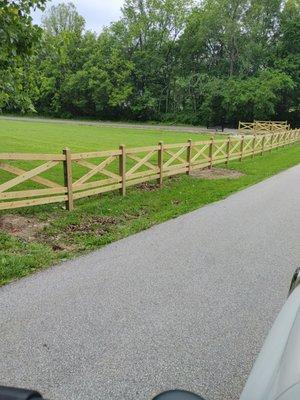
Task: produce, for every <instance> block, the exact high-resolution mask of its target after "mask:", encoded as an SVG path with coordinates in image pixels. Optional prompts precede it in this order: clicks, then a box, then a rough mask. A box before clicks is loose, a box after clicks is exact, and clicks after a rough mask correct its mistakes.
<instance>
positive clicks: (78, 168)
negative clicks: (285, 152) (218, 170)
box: [0, 129, 300, 210]
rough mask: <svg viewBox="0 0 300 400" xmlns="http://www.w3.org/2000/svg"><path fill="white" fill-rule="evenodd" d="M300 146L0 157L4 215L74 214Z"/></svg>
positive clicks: (214, 142) (221, 142)
mask: <svg viewBox="0 0 300 400" xmlns="http://www.w3.org/2000/svg"><path fill="white" fill-rule="evenodd" d="M299 140H300V129H295V130H284V131H279V132H273V133H271V134H270V133H268V134H265V135H253V136H248V135H247V136H229V137H227V138H225V139H215V138H214V137H211V139H210V140H205V141H199V142H192V141H191V140H189V141H188V142H187V143H178V144H164V143H162V142H160V143H159V144H158V145H156V146H148V147H138V148H126V147H125V146H123V145H122V146H120V147H119V149H117V150H109V151H96V152H88V153H85V152H84V153H72V152H71V150H69V149H64V150H63V152H62V154H29V153H0V172H1V175H0V210H6V209H15V208H19V207H28V206H36V205H41V204H50V203H58V202H65V203H66V207H67V209H68V210H73V208H74V201H75V200H77V199H80V198H84V197H88V196H92V195H96V194H100V193H104V192H110V191H113V190H119V191H120V193H121V194H122V195H123V196H125V194H126V188H127V187H129V186H132V185H136V184H138V183H142V182H147V181H151V180H157V183H158V185H159V186H160V187H161V186H162V185H163V178H165V177H168V176H172V175H178V174H190V173H191V172H192V171H194V170H197V169H201V168H205V167H210V168H211V167H212V166H213V165H217V164H221V163H225V164H228V163H229V162H230V161H232V160H239V161H242V159H243V158H244V157H247V156H252V157H253V156H254V155H256V154H259V155H263V154H264V152H266V151H272V149H275V148H278V147H281V146H285V145H288V144H291V143H294V142H296V141H299Z"/></svg>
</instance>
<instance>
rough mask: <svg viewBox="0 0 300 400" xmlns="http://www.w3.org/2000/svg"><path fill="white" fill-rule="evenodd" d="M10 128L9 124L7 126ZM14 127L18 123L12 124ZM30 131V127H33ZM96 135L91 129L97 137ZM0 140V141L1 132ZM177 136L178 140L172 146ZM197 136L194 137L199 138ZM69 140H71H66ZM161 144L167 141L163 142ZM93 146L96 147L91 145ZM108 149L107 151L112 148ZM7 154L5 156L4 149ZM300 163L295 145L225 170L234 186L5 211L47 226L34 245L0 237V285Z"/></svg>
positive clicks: (170, 183) (191, 186)
mask: <svg viewBox="0 0 300 400" xmlns="http://www.w3.org/2000/svg"><path fill="white" fill-rule="evenodd" d="M11 124H12V123H9V124H8V125H11ZM14 124H17V123H15V122H13V125H14ZM21 125H22V124H21ZM24 125H26V124H23V129H24ZM31 125H35V123H33V124H30V126H31ZM38 125H43V124H38ZM53 125H54V124H53ZM34 128H35V129H37V130H36V133H35V135H36V136H35V140H33V147H35V146H41V147H40V150H37V148H35V150H34V151H42V150H41V149H42V147H43V148H44V149H45V144H44V136H43V135H42V136H40V140H38V130H39V128H38V127H34ZM56 128H57V125H55V126H54V127H52V126H51V129H50V130H51V131H52V129H53V136H52V137H57V136H56V135H57V133H56V132H55V131H56ZM65 128H68V129H67V130H69V129H70V130H72V129H73V128H74V127H73V126H63V127H59V129H62V130H61V135H63V134H64V133H63V132H64V131H65ZM76 128H77V127H76ZM78 128H80V130H81V129H83V131H82V132H84V131H85V129H86V128H88V127H82V126H80V127H78ZM19 129H20V133H19V135H20V136H19V137H20V138H21V137H23V139H24V140H25V137H24V133H23V132H21V131H22V127H21V126H19ZM26 129H27V128H26ZM44 129H46V128H44ZM93 129H94V127H93ZM98 129H99V128H95V134H96V135H97V132H98ZM105 129H106V128H105ZM105 129H104V130H105ZM101 131H102V128H101ZM121 131H122V132H123V136H122V135H121V133H120V135H121V136H122V138H123V140H122V142H125V140H124V137H125V138H126V137H127V136H126V135H125V133H124V130H123V129H121ZM1 134H2V135H3V129H2V128H1ZM107 134H108V133H107ZM149 134H150V136H151V140H152V139H153V136H152V135H154V136H155V139H153V140H154V141H153V142H151V143H149V142H147V144H153V143H156V142H157V141H159V140H160V139H161V136H160V134H159V133H158V132H151V133H149ZM22 135H23V136H22ZM28 135H29V133H28ZM69 135H71V132H69ZM99 135H100V134H99ZM105 135H106V134H105ZM105 135H104V136H105ZM111 135H112V136H113V135H114V133H112V134H111ZM135 135H140V136H141V137H142V139H141V140H150V139H149V138H147V139H145V137H146V136H147V134H146V133H144V132H140V131H137V132H133V133H132V130H129V133H128V141H127V143H128V142H129V141H130V140H131V141H132V142H131V143H134V144H133V146H137V145H140V144H141V142H139V143H138V144H137V142H135V140H138V139H137V138H135ZM143 135H145V136H143ZM157 135H158V136H160V137H158V136H157ZM162 135H167V136H168V137H169V139H170V142H171V143H172V142H173V141H174V142H178V141H181V140H182V136H181V135H182V134H177V133H167V134H166V133H162ZM179 135H180V137H181V139H180V140H177V138H178V136H179ZM12 136H13V137H14V138H15V139H14V140H17V139H16V138H17V137H18V133H16V132H12ZM58 136H59V135H58ZM79 136H80V135H79ZM87 136H89V135H87ZM92 136H93V135H92V134H91V137H90V139H89V140H90V141H91V142H92V139H93V138H92ZM121 136H119V137H121ZM196 136H197V137H199V136H198V135H196ZM67 137H68V135H67ZM133 137H134V138H135V139H133ZM189 137H191V135H190V134H184V138H185V139H186V138H189ZM29 138H30V136H28V140H30V139H29ZM129 138H131V139H129ZM174 138H175V140H174ZM48 139H49V137H48ZM58 139H59V137H58ZM69 139H70V140H71V137H70V138H69ZM19 140H21V139H19ZM60 140H61V139H60ZM79 140H80V142H81V143H80V146H83V147H80V148H77V150H80V151H82V150H95V149H98V147H96V148H87V147H85V146H87V145H86V143H85V140H84V138H80V139H79ZM107 140H108V138H107ZM163 140H164V141H166V137H165V136H164V137H163ZM17 141H18V140H17ZM39 141H40V142H41V143H39ZM7 142H8V144H6V146H8V147H9V146H10V142H9V140H8V139H7ZM60 143H61V142H60ZM93 143H94V145H95V146H96V140H94V142H93ZM115 143H116V142H115ZM142 143H143V144H142V145H144V144H145V142H142ZM52 145H53V144H52ZM56 145H57V144H55V146H56ZM68 145H69V144H68ZM77 145H78V144H77ZM18 146H19V147H18V149H16V148H15V149H14V151H25V149H24V147H26V146H29V144H28V143H25V144H24V143H18ZM49 146H50V143H49ZM59 146H61V144H60V145H59ZM89 146H91V145H89ZM107 146H108V147H109V148H111V147H113V146H109V145H107ZM46 147H47V146H46ZM72 147H73V146H72ZM6 151H8V149H7V148H6ZM10 151H11V150H10ZM31 151H32V150H31ZM52 151H55V150H54V147H51V150H50V149H48V148H47V151H46V152H52ZM44 152H45V151H44ZM299 163H300V145H299V144H294V145H290V146H287V147H285V148H282V149H277V150H273V152H272V153H265V155H264V156H263V157H261V156H256V157H255V158H254V159H251V158H247V159H244V160H243V162H242V163H240V162H232V163H230V164H229V166H228V168H229V169H235V170H239V171H241V172H243V173H244V174H245V175H244V176H241V177H240V178H238V179H235V180H230V179H226V178H225V179H220V180H205V179H199V178H195V177H190V176H185V175H182V176H180V177H175V178H171V179H167V178H166V179H165V180H164V187H163V189H158V188H155V187H154V186H146V187H144V186H142V187H131V188H129V189H128V191H127V196H126V197H124V198H122V197H121V196H120V195H119V193H118V192H112V193H107V194H105V195H103V196H101V197H99V196H94V197H90V198H86V199H82V200H79V201H77V202H75V211H74V212H71V213H69V212H67V211H65V210H64V208H63V205H62V204H54V205H49V206H39V207H31V208H24V209H18V210H14V211H10V212H9V213H10V214H11V213H14V214H17V215H21V216H26V217H28V218H31V217H32V218H35V219H36V220H38V221H41V222H47V223H48V226H47V227H45V228H44V229H43V230H41V232H39V233H38V234H37V235H36V237H35V238H34V240H33V241H27V240H24V239H19V238H16V237H13V236H11V235H9V234H6V233H4V232H0V284H5V283H8V282H10V281H12V280H14V279H16V278H20V277H22V276H26V275H28V274H30V273H32V272H34V271H36V270H39V269H41V268H44V267H47V266H49V265H53V264H55V263H59V262H61V261H62V260H67V259H69V258H71V257H74V256H76V255H78V254H84V253H85V252H87V251H91V250H94V249H97V248H99V247H101V246H103V245H105V244H108V243H111V242H113V241H115V240H118V239H121V238H124V237H126V236H128V235H131V234H133V233H136V232H139V231H141V230H143V229H146V228H149V227H151V226H153V225H155V224H158V223H161V222H163V221H166V220H168V219H170V218H174V217H177V216H179V215H181V214H184V213H186V212H189V211H192V210H195V209H197V208H199V207H202V206H204V205H206V204H209V203H211V202H214V201H217V200H221V199H223V198H225V197H227V196H228V195H230V194H232V193H234V192H236V191H238V190H240V189H243V188H245V187H247V186H250V185H252V184H254V183H257V182H259V181H261V180H263V179H265V178H267V177H269V176H271V175H273V174H276V173H278V172H280V171H282V170H284V169H286V168H289V167H292V166H294V165H297V164H299ZM221 167H222V166H221ZM150 189H151V190H150ZM5 214H8V212H4V211H3V212H1V213H0V216H3V215H5Z"/></svg>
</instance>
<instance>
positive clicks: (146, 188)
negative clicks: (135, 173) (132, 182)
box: [137, 182, 159, 192]
mask: <svg viewBox="0 0 300 400" xmlns="http://www.w3.org/2000/svg"><path fill="white" fill-rule="evenodd" d="M137 188H138V189H140V190H144V191H146V192H153V191H154V190H157V189H159V185H157V184H156V183H149V182H144V183H141V184H139V185H137Z"/></svg>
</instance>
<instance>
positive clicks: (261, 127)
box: [238, 120, 290, 135]
mask: <svg viewBox="0 0 300 400" xmlns="http://www.w3.org/2000/svg"><path fill="white" fill-rule="evenodd" d="M238 130H239V132H240V133H242V134H246V135H247V134H248V135H249V134H250V135H254V134H255V135H265V134H267V133H275V132H277V133H278V132H284V131H287V130H290V125H289V124H288V122H287V121H257V120H255V121H254V122H239V128H238Z"/></svg>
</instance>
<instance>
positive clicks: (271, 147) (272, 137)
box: [270, 133, 275, 153]
mask: <svg viewBox="0 0 300 400" xmlns="http://www.w3.org/2000/svg"><path fill="white" fill-rule="evenodd" d="M274 135H275V134H274V133H272V136H271V146H270V153H271V152H272V149H273V145H274Z"/></svg>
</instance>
